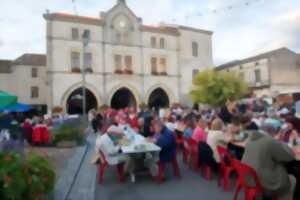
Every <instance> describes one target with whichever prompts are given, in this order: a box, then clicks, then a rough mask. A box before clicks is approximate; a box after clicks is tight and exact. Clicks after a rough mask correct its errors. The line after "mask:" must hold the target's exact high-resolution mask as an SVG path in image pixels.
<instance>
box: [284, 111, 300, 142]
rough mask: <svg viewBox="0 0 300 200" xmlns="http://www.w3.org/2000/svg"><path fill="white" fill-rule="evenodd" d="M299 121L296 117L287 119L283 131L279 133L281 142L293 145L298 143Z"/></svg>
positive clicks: (299, 137)
mask: <svg viewBox="0 0 300 200" xmlns="http://www.w3.org/2000/svg"><path fill="white" fill-rule="evenodd" d="M299 127H300V120H299V119H298V118H296V117H287V118H286V119H285V124H284V126H283V130H282V131H281V140H282V141H283V142H285V143H288V144H293V143H294V142H295V141H296V143H297V142H298V141H299V139H300V136H299V131H300V130H299V129H300V128H299Z"/></svg>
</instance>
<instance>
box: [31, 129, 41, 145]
mask: <svg viewBox="0 0 300 200" xmlns="http://www.w3.org/2000/svg"><path fill="white" fill-rule="evenodd" d="M41 139H42V129H41V127H35V128H33V131H32V143H33V144H39V143H40V142H41Z"/></svg>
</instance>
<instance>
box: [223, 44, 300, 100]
mask: <svg viewBox="0 0 300 200" xmlns="http://www.w3.org/2000/svg"><path fill="white" fill-rule="evenodd" d="M241 62H243V61H241ZM222 70H223V71H229V72H235V73H237V74H241V73H243V75H244V77H243V79H244V80H245V81H246V82H247V83H248V84H249V86H250V87H251V88H252V89H253V90H254V93H255V94H256V95H257V96H263V95H274V94H275V93H288V91H291V93H293V92H294V91H300V79H299V77H300V56H299V54H296V53H294V52H292V51H290V50H288V49H286V48H283V49H280V50H277V51H274V52H273V53H272V54H269V55H268V56H265V57H264V58H260V57H259V58H257V59H256V60H253V59H252V61H251V62H246V63H244V62H243V64H236V65H232V66H229V67H226V68H224V69H222ZM255 70H259V71H260V73H261V81H260V82H256V80H255Z"/></svg>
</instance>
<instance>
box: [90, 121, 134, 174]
mask: <svg viewBox="0 0 300 200" xmlns="http://www.w3.org/2000/svg"><path fill="white" fill-rule="evenodd" d="M113 137H124V133H123V130H122V129H120V128H118V127H117V126H114V125H113V126H110V128H109V129H108V130H107V132H106V133H104V134H102V135H101V134H99V135H98V137H97V140H96V146H95V148H96V149H95V150H96V153H99V152H100V151H102V153H103V154H104V156H105V159H106V161H107V162H108V164H109V165H117V164H120V163H125V166H124V171H125V172H131V171H132V164H131V160H130V158H129V156H127V155H125V154H122V150H121V147H120V146H119V145H118V142H114V141H113V140H112V138H113Z"/></svg>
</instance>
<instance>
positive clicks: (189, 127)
mask: <svg viewBox="0 0 300 200" xmlns="http://www.w3.org/2000/svg"><path fill="white" fill-rule="evenodd" d="M194 127H195V121H194V119H190V120H187V122H186V127H185V130H184V131H183V137H184V138H186V139H189V138H191V137H192V135H193V130H194Z"/></svg>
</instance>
